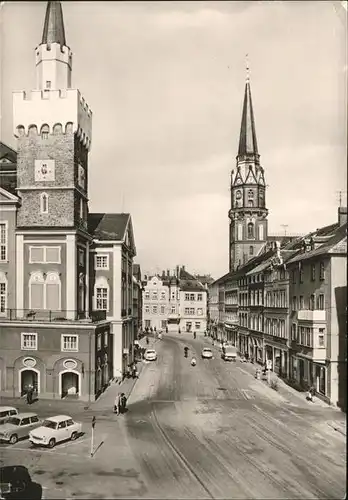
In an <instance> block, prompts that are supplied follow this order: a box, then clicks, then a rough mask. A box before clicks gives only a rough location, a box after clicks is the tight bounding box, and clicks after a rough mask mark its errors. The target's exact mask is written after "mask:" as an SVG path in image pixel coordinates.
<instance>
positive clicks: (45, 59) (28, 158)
mask: <svg viewBox="0 0 348 500" xmlns="http://www.w3.org/2000/svg"><path fill="white" fill-rule="evenodd" d="M35 61H36V90H33V91H31V92H27V93H26V92H14V93H13V127H14V135H15V136H16V137H17V138H18V142H17V144H18V148H17V150H18V156H17V160H18V168H17V186H18V187H17V189H18V194H19V196H20V199H21V206H20V208H19V210H18V217H17V233H18V239H17V255H21V253H23V259H24V261H26V260H27V261H28V264H29V268H30V264H32V263H35V265H36V266H35V270H36V271H38V273H39V274H38V281H39V282H40V283H41V282H42V281H45V279H46V276H47V275H48V274H47V273H48V271H50V270H48V267H50V266H51V267H53V268H54V272H56V271H57V273H58V271H59V273H58V274H59V276H60V277H62V278H61V279H64V283H63V282H62V283H60V285H61V286H60V289H61V290H62V293H61V296H60V298H59V300H58V298H57V297H56V298H52V297H51V298H42V297H41V296H40V298H38V297H36V299H33V298H32V299H30V297H29V298H27V297H26V296H25V293H24V296H22V297H19V298H18V301H17V308H19V309H21V308H23V309H26V308H33V309H34V307H33V301H34V302H35V301H36V302H35V305H36V306H37V307H36V308H37V309H41V308H42V309H49V308H50V309H55V307H53V306H58V305H59V308H60V309H61V310H63V309H65V310H67V311H72V312H71V317H73V316H74V313H73V311H76V310H79V311H80V312H83V313H84V312H86V308H87V306H86V304H87V302H88V301H87V290H86V289H87V286H88V285H87V284H86V281H88V279H87V278H88V273H87V270H86V266H87V264H86V262H87V261H88V259H87V254H88V242H89V241H90V240H91V237H90V236H89V234H88V231H87V216H88V152H89V150H90V146H91V139H92V112H91V110H90V109H89V107H88V106H87V104H86V102H85V100H84V99H83V97H82V96H81V94H80V92H79V90H77V89H75V88H72V83H71V75H72V52H71V50H70V48H69V47H68V45H67V43H66V38H65V29H64V22H63V12H62V6H61V3H60V2H59V1H49V2H47V6H46V16H45V20H44V27H43V33H42V38H41V43H40V44H39V45H38V47H36V49H35ZM29 234H30V235H31V236H30V238H31V240H33V239H35V237H36V238H37V239H38V241H40V245H41V249H40V248H39V245H38V246H37V247H36V246H35V248H31V249H29V248H28V249H26V243H25V242H26V238H27V236H28V235H29ZM34 234H35V237H34ZM63 235H64V236H63ZM50 239H52V240H54V241H55V245H54V248H55V251H53V250H52V251H50V250H47V248H48V247H50ZM60 239H62V243H61V244H60V243H59V240H60ZM63 240H64V241H63ZM46 242H47V244H46ZM57 247H59V248H60V249H59V252H58V251H57ZM18 252H19V253H18ZM27 254H28V259H26V255H27ZM58 254H59V258H58ZM53 255H54V257H52V256H53ZM19 265H20V264H19ZM49 265H50V266H49ZM40 266H41V267H42V269H41V270H38V269H37V268H38V267H40ZM40 273H41V274H40ZM28 274H29V275H30V276H31V271H30V272H29V273H23V272H22V271H19V272H18V276H19V278H18V280H19V281H18V282H17V289H18V290H19V288H18V287H22V288H24V290H27V287H26V283H25V276H27V275H28ZM30 279H31V278H30ZM35 279H36V278H35ZM40 280H41V281H40ZM57 280H58V278H57ZM44 285H45V286H44V290H46V289H47V290H48V289H50V288H49V287H47V286H46V283H44ZM29 288H30V283H29ZM18 293H19V294H20V291H18ZM40 305H41V306H42V307H38V306H40ZM48 306H50V307H48ZM56 308H57V309H58V307H56ZM69 314H70V313H69Z"/></svg>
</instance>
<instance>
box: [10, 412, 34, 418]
mask: <svg viewBox="0 0 348 500" xmlns="http://www.w3.org/2000/svg"><path fill="white" fill-rule="evenodd" d="M12 416H13V417H19V418H27V417H37V413H35V412H32V411H29V412H23V413H18V415H12Z"/></svg>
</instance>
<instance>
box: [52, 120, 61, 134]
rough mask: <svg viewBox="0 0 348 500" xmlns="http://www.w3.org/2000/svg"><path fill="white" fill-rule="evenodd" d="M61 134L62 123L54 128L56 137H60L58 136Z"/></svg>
mask: <svg viewBox="0 0 348 500" xmlns="http://www.w3.org/2000/svg"><path fill="white" fill-rule="evenodd" d="M61 133H62V124H61V123H56V124H55V125H54V126H53V134H54V135H58V134H61Z"/></svg>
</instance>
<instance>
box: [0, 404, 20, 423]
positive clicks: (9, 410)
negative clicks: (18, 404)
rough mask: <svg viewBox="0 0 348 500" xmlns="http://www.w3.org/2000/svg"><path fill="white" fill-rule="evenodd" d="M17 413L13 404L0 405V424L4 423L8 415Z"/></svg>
mask: <svg viewBox="0 0 348 500" xmlns="http://www.w3.org/2000/svg"><path fill="white" fill-rule="evenodd" d="M14 415H18V410H17V409H16V408H13V406H0V425H2V424H4V423H5V422H6V421H7V420H8V418H9V417H13V416H14Z"/></svg>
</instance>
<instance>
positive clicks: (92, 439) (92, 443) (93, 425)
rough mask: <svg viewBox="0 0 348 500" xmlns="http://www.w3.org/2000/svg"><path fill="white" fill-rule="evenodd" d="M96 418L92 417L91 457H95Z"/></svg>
mask: <svg viewBox="0 0 348 500" xmlns="http://www.w3.org/2000/svg"><path fill="white" fill-rule="evenodd" d="M95 421H96V418H95V417H93V418H92V433H91V457H93V449H94V427H95Z"/></svg>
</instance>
